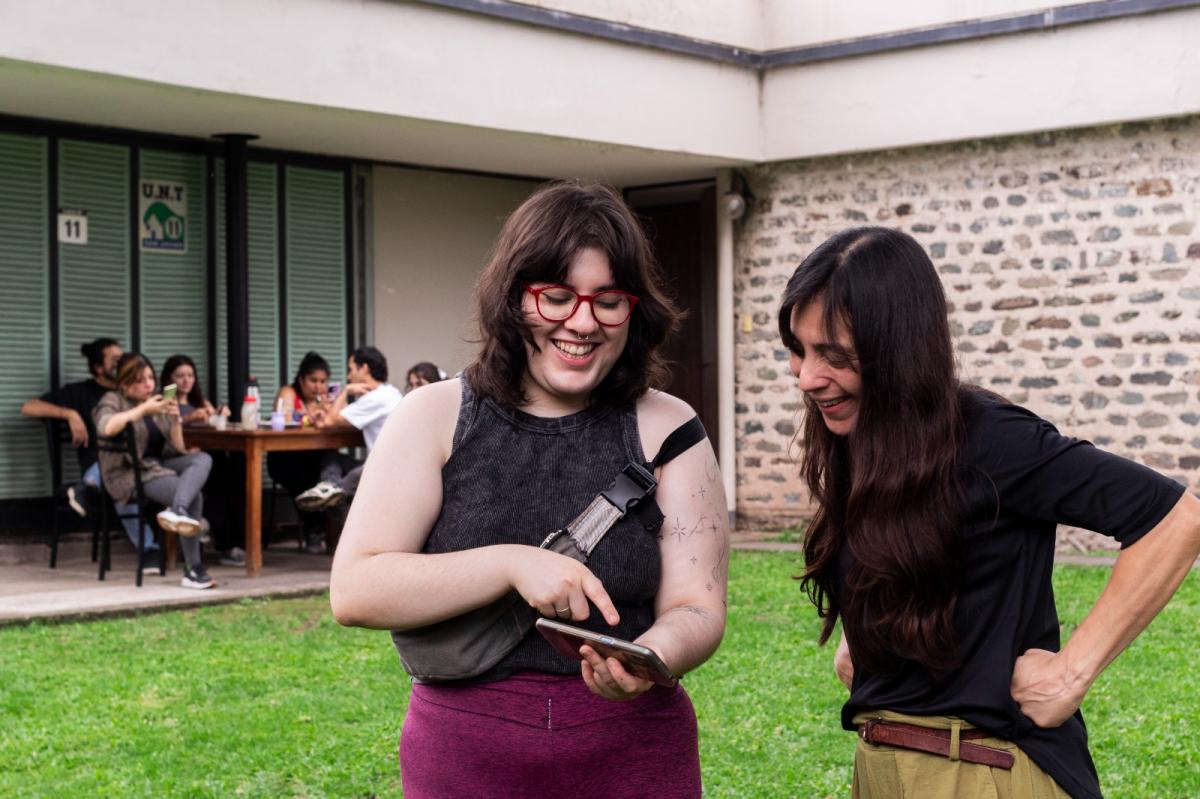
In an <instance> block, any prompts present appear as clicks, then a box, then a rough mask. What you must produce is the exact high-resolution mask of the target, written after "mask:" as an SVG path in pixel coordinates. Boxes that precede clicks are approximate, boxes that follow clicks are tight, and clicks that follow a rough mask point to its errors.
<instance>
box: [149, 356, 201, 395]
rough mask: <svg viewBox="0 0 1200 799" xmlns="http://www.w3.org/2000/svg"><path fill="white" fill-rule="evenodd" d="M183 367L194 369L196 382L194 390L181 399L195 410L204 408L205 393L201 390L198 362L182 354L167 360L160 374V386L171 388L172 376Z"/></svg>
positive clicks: (193, 386)
mask: <svg viewBox="0 0 1200 799" xmlns="http://www.w3.org/2000/svg"><path fill="white" fill-rule="evenodd" d="M181 366H190V367H192V374H194V375H195V376H196V382H195V383H193V384H192V390H191V391H189V392H188V394H187V396H186V397H181V399H182V400H183V401H184V402H186V403H187V404H188V405H191V406H192V407H193V408H203V407H204V391H203V390H202V389H201V388H200V370H199V369H197V368H196V362H195V361H193V360H192V359H191V358H189V357H188V356H186V355H184V354H183V353H182V352H180V353H177V354H175V355H172V356H171V357H170V358H167V360H166V363H164V364H163V368H162V372H161V373H160V374H159V378H158V384H159V385H160V386H169V385H170V384H171V383H172V382H174V381H172V379H171V375H172V374H174V372H175V370H176V369H178V368H179V367H181Z"/></svg>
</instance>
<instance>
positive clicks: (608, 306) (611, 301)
mask: <svg viewBox="0 0 1200 799" xmlns="http://www.w3.org/2000/svg"><path fill="white" fill-rule="evenodd" d="M525 290H526V291H528V292H529V293H530V294H532V295H533V299H534V301H535V304H536V305H537V312H538V315H539V316H541V317H542V318H543V319H545V320H546V321H547V322H565V321H567V320H568V319H570V318H571V317H572V316H574V315H575V312H576V311H578V310H579V305H580V303H584V302H586V303H588V304H589V305H591V306H592V316H593V317H595V319H596V321H597V322H599V323H600V324H602V325H604V326H605V327H620V326H621V325H623V324H625V322H626V321H627V320H628V319H629V315H630V314H632V313H633V306H635V305H637V303H638V298H637V297H635V296H633V295H632V294H630V293H629V292H627V291H621V290H620V289H606V290H604V291H600V292H597V293H595V294H580V293H579V292H577V291H575V290H574V289H571V288H567V287H566V286H542V287H541V288H537V289H535V288H534V287H533V286H526V287H525Z"/></svg>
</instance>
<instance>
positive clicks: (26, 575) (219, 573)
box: [0, 542, 331, 625]
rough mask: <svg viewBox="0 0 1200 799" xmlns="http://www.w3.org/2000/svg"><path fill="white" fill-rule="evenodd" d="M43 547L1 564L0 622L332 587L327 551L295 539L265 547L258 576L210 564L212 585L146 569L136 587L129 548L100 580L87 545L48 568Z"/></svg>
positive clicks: (87, 615) (176, 573)
mask: <svg viewBox="0 0 1200 799" xmlns="http://www.w3.org/2000/svg"><path fill="white" fill-rule="evenodd" d="M114 543H115V542H114ZM130 549H132V548H130ZM48 554H49V550H47V558H46V559H44V560H41V561H39V562H34V563H21V564H17V565H3V566H0V625H5V624H13V623H18V624H19V623H24V622H29V621H34V620H38V619H44V620H50V619H54V620H64V619H84V618H94V617H99V616H115V615H125V614H132V613H138V612H144V611H149V610H173V609H179V608H186V607H196V606H199V605H210V604H220V603H223V602H236V601H237V600H239V599H243V598H246V597H264V596H303V595H306V594H317V593H320V592H322V591H325V590H326V589H328V588H329V564H330V562H331V561H330V558H329V557H328V556H326V555H306V554H303V553H301V552H298V551H297V550H296V548H295V544H294V543H293V544H290V545H289V544H288V543H287V542H282V543H280V544H278V545H276V546H272V547H271V548H270V549H268V550H267V551H266V552H264V553H263V570H262V574H261V575H260V576H259V577H256V578H249V577H247V576H246V570H245V568H240V567H234V566H216V565H208V571H209V574H211V575H212V577H213V579H214V580H216V582H217V586H216V588H211V589H208V590H205V591H198V590H196V589H193V588H184V587H182V586H181V585H180V584H179V580H180V578H181V577H182V570H181V568H177V569H176V570H175V571H173V572H168V573H167V576H165V577H162V576H159V574H158V573H157V572H151V573H148V574H146V575H145V577H144V579H143V581H142V587H141V588H138V587H137V586H135V585H134V564H135V563H136V557H135V556H134V554H132V551H130V552H125V551H120V552H119V553H114V555H113V569H112V571H110V572H108V574H107V575H106V577H105V580H104V581H103V582H101V581H99V580H97V579H96V564H95V563H92V561H91V559H90V557H89V555H88V553H87V552H86V551H82V552H71V553H60V556H59V561H58V568H55V569H51V568H49V565H48V562H49V557H48ZM64 554H66V555H67V556H66V557H64V556H63V555H64ZM207 554H208V553H206V555H207ZM214 560H215V558H214ZM206 565H207V564H206Z"/></svg>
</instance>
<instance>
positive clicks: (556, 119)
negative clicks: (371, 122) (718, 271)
mask: <svg viewBox="0 0 1200 799" xmlns="http://www.w3.org/2000/svg"><path fill="white" fill-rule="evenodd" d="M4 58H8V59H13V60H17V61H22V62H29V63H33V64H41V65H52V66H57V67H65V68H68V69H72V70H82V71H86V72H91V73H101V74H109V75H117V76H121V77H125V78H134V79H137V80H141V81H149V82H153V83H159V84H169V85H173V86H179V87H185V88H188V89H192V90H203V91H206V92H216V93H219V94H229V95H235V96H246V97H253V98H259V99H267V100H274V101H282V102H286V103H297V104H303V105H307V106H318V107H321V108H323V109H329V110H338V109H344V110H353V111H356V112H367V113H371V114H379V115H384V116H386V117H404V118H411V119H418V120H430V121H436V122H441V123H450V124H455V125H463V126H470V127H473V128H481V129H491V130H496V131H507V132H524V133H531V134H537V135H541V136H551V137H565V138H569V139H575V140H580V141H587V142H601V143H604V144H606V145H622V146H632V147H638V148H646V149H652V150H661V151H666V152H677V153H694V154H702V155H703V154H707V155H719V156H723V157H730V156H733V157H737V156H739V155H741V156H746V157H751V156H753V155H755V154H756V152H757V149H758V110H757V109H758V92H757V78H756V76H755V75H754V73H753V72H751V71H748V70H745V69H740V68H736V67H731V66H725V65H721V64H715V63H711V62H708V61H705V60H703V59H699V58H690V57H681V56H677V55H674V54H671V53H665V52H660V51H656V50H652V49H649V48H645V47H636V46H631V45H625V44H619V43H614V42H610V41H603V40H600V39H596V38H594V37H587V36H577V35H573V34H567V33H563V32H560V31H554V30H549V29H545V28H538V27H533V26H530V25H523V24H517V23H511V22H507V21H503V20H496V19H492V18H489V17H485V16H482V15H477V14H470V13H462V12H456V11H448V10H445V9H441V8H437V7H434V6H426V5H422V4H419V3H411V2H399V0H358V2H347V0H287V1H286V2H284V1H283V0H270V1H269V0H205V2H203V3H197V2H194V0H157V2H155V3H154V6H153V13H147V6H146V4H145V2H143V0H105V2H95V1H93V2H78V1H77V0H5V2H4V3H3V11H2V12H0V59H4ZM264 143H266V142H265V141H264ZM395 160H402V159H400V158H396V159H395Z"/></svg>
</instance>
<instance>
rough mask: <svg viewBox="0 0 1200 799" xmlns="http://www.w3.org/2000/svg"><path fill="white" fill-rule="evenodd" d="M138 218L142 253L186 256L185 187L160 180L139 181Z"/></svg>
mask: <svg viewBox="0 0 1200 799" xmlns="http://www.w3.org/2000/svg"><path fill="white" fill-rule="evenodd" d="M138 217H139V218H140V219H141V220H142V229H141V236H139V238H140V239H141V242H142V244H141V248H142V251H143V252H160V253H174V254H179V253H185V252H187V186H185V185H184V184H182V183H169V182H167V181H162V180H143V181H141V192H139V194H138Z"/></svg>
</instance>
